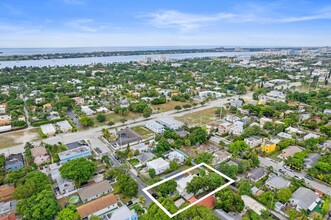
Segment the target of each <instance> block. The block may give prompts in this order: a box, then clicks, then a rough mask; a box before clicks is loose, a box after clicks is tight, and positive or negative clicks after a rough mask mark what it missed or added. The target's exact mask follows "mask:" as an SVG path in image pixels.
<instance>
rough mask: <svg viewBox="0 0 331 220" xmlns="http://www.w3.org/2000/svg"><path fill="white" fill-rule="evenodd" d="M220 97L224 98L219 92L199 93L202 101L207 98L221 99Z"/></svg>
mask: <svg viewBox="0 0 331 220" xmlns="http://www.w3.org/2000/svg"><path fill="white" fill-rule="evenodd" d="M222 96H225V94H224V93H221V92H214V91H202V92H199V97H200V99H204V98H207V97H215V98H221V97H222Z"/></svg>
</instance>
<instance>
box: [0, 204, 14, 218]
mask: <svg viewBox="0 0 331 220" xmlns="http://www.w3.org/2000/svg"><path fill="white" fill-rule="evenodd" d="M16 203H17V200H11V201H8V202H1V203H0V216H3V215H9V214H11V213H15V208H16ZM0 219H1V217H0Z"/></svg>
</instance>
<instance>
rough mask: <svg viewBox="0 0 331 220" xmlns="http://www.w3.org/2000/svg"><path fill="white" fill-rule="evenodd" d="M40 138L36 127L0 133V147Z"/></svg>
mask: <svg viewBox="0 0 331 220" xmlns="http://www.w3.org/2000/svg"><path fill="white" fill-rule="evenodd" d="M37 140H40V136H39V134H38V133H37V129H35V128H33V129H24V130H19V131H12V132H7V133H3V134H0V148H7V147H12V146H15V145H18V144H23V143H25V142H27V141H30V142H31V141H37Z"/></svg>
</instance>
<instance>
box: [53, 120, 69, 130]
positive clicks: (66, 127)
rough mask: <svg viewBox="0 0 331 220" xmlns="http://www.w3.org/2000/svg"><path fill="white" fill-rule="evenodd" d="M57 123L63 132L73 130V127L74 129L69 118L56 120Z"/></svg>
mask: <svg viewBox="0 0 331 220" xmlns="http://www.w3.org/2000/svg"><path fill="white" fill-rule="evenodd" d="M56 125H57V126H58V128H59V129H60V131H62V132H68V131H71V129H72V126H71V125H70V123H69V122H68V121H67V120H65V121H59V122H56Z"/></svg>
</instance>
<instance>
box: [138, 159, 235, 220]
mask: <svg viewBox="0 0 331 220" xmlns="http://www.w3.org/2000/svg"><path fill="white" fill-rule="evenodd" d="M201 166H205V167H207V168H208V169H210V170H212V171H214V172H215V173H217V174H219V175H221V176H222V177H224V178H225V179H227V180H228V181H229V182H227V183H226V184H224V185H222V186H221V187H219V188H217V189H215V190H214V191H212V192H210V193H208V194H207V195H205V196H203V197H202V198H200V199H198V200H197V201H195V202H193V203H191V204H190V205H188V206H186V207H184V208H182V209H180V210H179V211H177V212H176V213H174V214H171V213H170V212H169V211H168V210H167V209H166V208H164V207H163V206H162V205H161V203H159V201H157V200H156V199H155V198H154V197H153V196H152V195H151V194H150V193H149V192H148V190H150V189H152V188H154V187H156V186H158V185H161V184H162V183H165V182H167V181H168V180H171V179H174V178H176V177H177V176H180V175H182V174H184V173H187V172H189V171H191V170H194V169H196V168H199V167H201ZM234 182H235V181H234V180H233V179H231V178H230V177H228V176H226V175H224V174H223V173H221V172H219V171H218V170H216V169H215V168H213V167H211V166H209V165H207V164H205V163H200V164H198V165H195V166H193V167H191V168H189V169H186V170H184V171H182V172H180V173H177V174H175V175H173V176H171V177H168V178H166V179H164V180H161V181H160V182H157V183H155V184H153V185H151V186H148V187H146V188H144V189H142V190H143V192H144V193H145V194H146V195H147V196H148V197H149V198H150V199H151V200H152V201H153V202H155V204H156V205H158V206H159V207H160V208H161V209H162V210H163V211H164V212H165V213H166V214H167V215H168V216H169V217H170V218H172V217H175V216H176V215H178V214H179V213H181V212H183V211H185V210H186V209H189V208H191V207H192V206H194V205H195V204H197V203H199V202H201V201H202V200H204V199H206V198H207V197H209V196H211V195H213V194H215V193H216V192H218V191H220V190H221V189H223V188H225V187H227V186H229V185H231V184H232V183H234Z"/></svg>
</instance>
